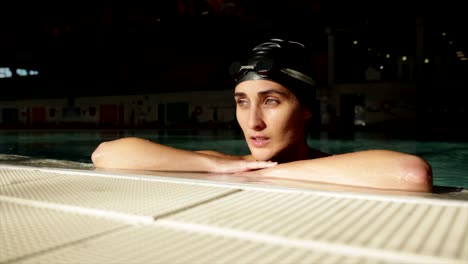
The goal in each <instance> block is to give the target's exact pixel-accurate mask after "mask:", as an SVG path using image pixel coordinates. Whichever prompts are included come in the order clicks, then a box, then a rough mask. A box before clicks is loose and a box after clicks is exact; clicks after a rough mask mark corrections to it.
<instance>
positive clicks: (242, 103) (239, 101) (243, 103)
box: [236, 98, 249, 106]
mask: <svg viewBox="0 0 468 264" xmlns="http://www.w3.org/2000/svg"><path fill="white" fill-rule="evenodd" d="M248 103H249V101H248V100H247V99H244V98H239V99H237V100H236V104H237V105H238V106H246V105H248Z"/></svg>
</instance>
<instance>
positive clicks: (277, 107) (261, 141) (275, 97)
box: [234, 80, 310, 161]
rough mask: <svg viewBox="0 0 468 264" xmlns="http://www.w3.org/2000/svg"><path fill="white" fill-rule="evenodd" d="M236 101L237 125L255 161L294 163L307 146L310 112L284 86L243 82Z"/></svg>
mask: <svg viewBox="0 0 468 264" xmlns="http://www.w3.org/2000/svg"><path fill="white" fill-rule="evenodd" d="M234 99H235V101H236V105H237V107H236V116H237V121H238V122H239V125H240V127H241V128H242V131H243V132H244V136H245V139H246V141H247V144H248V146H249V148H250V152H251V153H252V156H253V157H254V158H255V159H256V160H273V161H277V160H278V159H280V160H279V161H281V160H283V159H285V158H287V159H288V158H290V159H294V158H295V157H294V155H297V152H299V150H300V148H302V150H303V149H304V147H305V146H306V145H307V143H306V140H305V120H306V119H307V118H309V117H310V111H307V110H305V108H303V107H301V105H300V104H299V101H298V100H297V98H296V96H295V95H294V94H293V93H291V92H290V91H289V90H288V89H287V88H285V87H284V86H282V85H281V84H278V83H275V82H272V81H268V80H249V81H244V82H241V83H239V84H238V85H237V86H236V89H235V92H234ZM291 155H292V156H291Z"/></svg>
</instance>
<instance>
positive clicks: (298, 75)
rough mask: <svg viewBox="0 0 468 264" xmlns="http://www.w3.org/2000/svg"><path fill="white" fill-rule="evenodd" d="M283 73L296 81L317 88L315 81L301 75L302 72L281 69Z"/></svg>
mask: <svg viewBox="0 0 468 264" xmlns="http://www.w3.org/2000/svg"><path fill="white" fill-rule="evenodd" d="M281 72H282V73H284V74H287V75H289V76H291V77H293V78H295V79H298V80H301V81H303V82H305V83H308V84H310V85H312V86H315V81H314V79H312V78H311V77H309V76H307V75H305V74H303V73H301V72H298V71H296V70H293V69H289V68H283V69H281Z"/></svg>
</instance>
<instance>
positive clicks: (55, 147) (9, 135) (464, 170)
mask: <svg viewBox="0 0 468 264" xmlns="http://www.w3.org/2000/svg"><path fill="white" fill-rule="evenodd" d="M126 136H136V137H143V138H146V139H149V140H153V141H156V142H159V143H162V144H166V145H170V146H173V147H178V148H184V149H189V150H201V149H209V150H217V151H221V152H225V153H231V154H237V155H245V154H247V153H248V152H249V151H248V147H247V145H246V143H245V141H244V139H243V136H242V134H241V133H240V132H239V131H235V130H199V131H193V130H80V131H68V130H67V131H66V130H57V131H49V130H48V131H43V130H15V131H13V130H4V131H0V157H3V159H5V157H8V156H11V155H21V156H27V157H31V158H46V159H57V160H65V161H73V162H80V163H90V162H91V159H90V155H91V153H92V151H93V150H94V149H95V148H96V147H97V146H98V145H99V143H100V142H102V141H107V140H112V139H117V138H121V137H126ZM309 143H310V145H311V146H313V147H314V148H318V149H320V150H322V151H325V152H328V153H332V154H339V153H346V152H352V151H358V150H366V149H389V150H396V151H402V152H406V153H410V154H415V155H418V156H420V157H422V158H424V159H425V160H427V161H428V162H429V163H430V164H431V166H432V169H433V174H434V185H438V186H450V187H463V188H468V141H466V142H465V141H418V140H410V139H391V138H388V137H385V136H382V135H378V134H373V133H371V134H369V133H356V134H355V135H354V137H353V138H352V139H330V138H328V137H327V136H326V135H319V136H318V137H314V138H310V139H309Z"/></svg>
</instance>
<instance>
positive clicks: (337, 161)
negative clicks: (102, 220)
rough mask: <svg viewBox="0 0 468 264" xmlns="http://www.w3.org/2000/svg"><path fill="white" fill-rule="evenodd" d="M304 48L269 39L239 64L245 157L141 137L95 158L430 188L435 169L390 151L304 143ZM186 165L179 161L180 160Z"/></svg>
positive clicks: (102, 163) (128, 165)
mask: <svg viewBox="0 0 468 264" xmlns="http://www.w3.org/2000/svg"><path fill="white" fill-rule="evenodd" d="M308 70H310V65H309V63H308V61H307V53H306V48H305V46H304V45H303V44H301V43H299V42H294V41H287V40H281V39H271V40H269V41H267V42H265V43H262V44H260V45H258V46H256V47H255V48H254V49H253V50H252V51H251V53H250V54H249V56H248V59H247V60H246V62H245V63H234V64H233V66H232V67H231V73H232V74H234V75H235V81H236V87H235V91H234V99H235V101H236V117H237V121H238V123H239V125H240V127H241V129H242V131H243V133H244V136H245V139H246V141H247V144H248V146H249V149H250V152H251V153H250V154H249V155H246V156H233V155H228V154H223V153H219V152H215V151H188V150H183V149H177V148H173V147H169V146H165V145H161V144H158V143H155V142H151V141H148V140H145V139H141V138H135V137H128V138H122V139H117V140H114V141H110V142H103V143H101V144H100V145H99V146H98V148H97V149H96V150H95V151H94V152H93V154H92V161H93V163H94V165H95V166H96V167H99V168H116V169H140V170H159V171H203V172H216V173H236V174H240V175H243V176H249V177H268V178H286V179H293V180H300V181H313V182H324V183H332V184H342V185H350V186H360V187H370V188H380V189H393V190H406V191H422V192H428V191H431V190H432V172H431V167H430V165H429V164H428V163H427V162H425V161H424V160H423V159H421V158H419V157H417V156H414V155H409V154H405V153H400V152H395V151H389V150H367V151H359V152H353V153H346V154H340V155H329V154H327V153H323V152H321V151H319V150H316V149H312V148H310V147H309V145H308V144H307V127H308V122H309V120H310V119H311V117H312V115H313V114H314V113H313V112H312V107H311V103H310V102H311V101H312V100H310V99H311V98H315V95H314V90H315V88H314V81H313V79H312V78H311V77H310V76H311V75H310V74H309V73H308ZM181 161H182V162H181Z"/></svg>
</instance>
